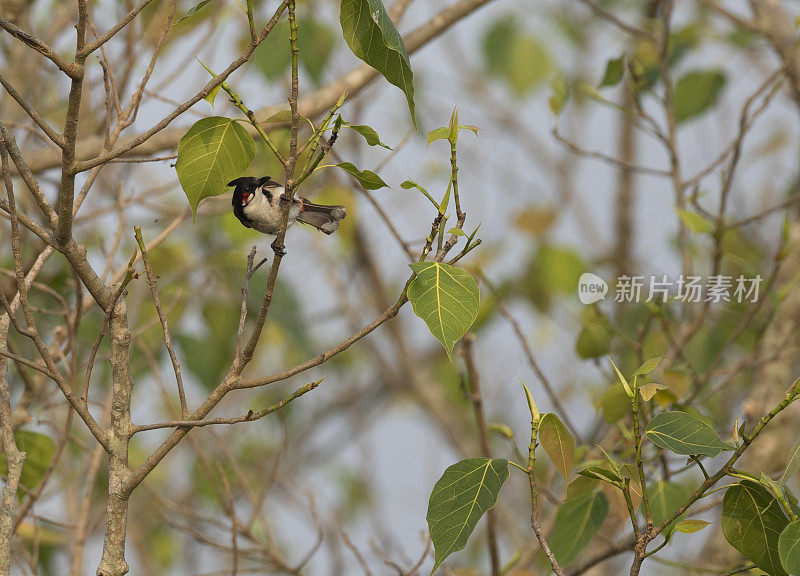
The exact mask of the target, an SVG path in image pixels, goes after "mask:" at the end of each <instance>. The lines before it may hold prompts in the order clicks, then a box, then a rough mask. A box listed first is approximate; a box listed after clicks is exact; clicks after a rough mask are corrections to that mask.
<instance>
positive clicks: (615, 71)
mask: <svg viewBox="0 0 800 576" xmlns="http://www.w3.org/2000/svg"><path fill="white" fill-rule="evenodd" d="M623 71H624V59H623V57H622V56H620V57H619V58H615V59H614V60H609V61H608V62H607V63H606V73H605V74H603V79H602V80H601V81H600V84H598V85H597V87H598V88H605V87H606V86H616V85H617V84H619V82H620V80H622V73H623Z"/></svg>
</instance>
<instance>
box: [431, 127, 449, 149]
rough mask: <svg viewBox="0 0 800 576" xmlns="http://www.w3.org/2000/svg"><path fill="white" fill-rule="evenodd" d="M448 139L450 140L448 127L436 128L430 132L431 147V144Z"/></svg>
mask: <svg viewBox="0 0 800 576" xmlns="http://www.w3.org/2000/svg"><path fill="white" fill-rule="evenodd" d="M448 138H450V128H448V127H447V126H442V127H441V128H435V129H433V130H431V131H430V132H428V146H430V145H431V142H436V141H437V140H447V139H448Z"/></svg>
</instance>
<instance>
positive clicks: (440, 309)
mask: <svg viewBox="0 0 800 576" xmlns="http://www.w3.org/2000/svg"><path fill="white" fill-rule="evenodd" d="M409 266H410V267H411V269H412V270H413V271H414V272H416V273H417V277H416V278H414V280H413V281H412V282H411V285H410V286H409V287H408V300H409V301H410V302H411V306H413V308H414V313H415V314H416V315H417V316H419V317H420V318H422V319H423V320H424V321H425V324H427V325H428V328H429V329H430V331H431V334H433V336H434V337H435V338H436V339H437V340H438V341H439V342H441V343H442V346H444V349H445V351H447V357H448V358H450V359H451V360H452V359H453V356H452V353H453V345H455V343H456V342H457V341H458V340H460V339H461V337H462V336H463V335H464V334H465V333H466V332H467V330H469V327H470V326H472V323H473V322H474V321H475V318H476V317H477V316H478V308H479V306H480V293H479V291H478V283H477V282H475V278H473V277H472V274H470V273H469V272H467V271H465V270H462V269H461V268H456V267H454V266H450V265H449V264H441V263H439V262H414V263H413V264H409Z"/></svg>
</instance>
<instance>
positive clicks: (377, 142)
mask: <svg viewBox="0 0 800 576" xmlns="http://www.w3.org/2000/svg"><path fill="white" fill-rule="evenodd" d="M347 127H348V128H350V129H351V130H355V131H356V132H358V133H359V134H361V136H363V137H364V140H366V141H367V144H368V145H369V146H381V147H383V148H386V149H387V150H391V149H392V148H391V147H390V146H387V145H386V144H384V143H383V142H381V137H380V136H378V133H377V132H375V130H374V129H373V128H372V127H371V126H366V125H362V124H354V125H351V124H347Z"/></svg>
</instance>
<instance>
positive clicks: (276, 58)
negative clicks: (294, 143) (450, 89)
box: [175, 0, 416, 215]
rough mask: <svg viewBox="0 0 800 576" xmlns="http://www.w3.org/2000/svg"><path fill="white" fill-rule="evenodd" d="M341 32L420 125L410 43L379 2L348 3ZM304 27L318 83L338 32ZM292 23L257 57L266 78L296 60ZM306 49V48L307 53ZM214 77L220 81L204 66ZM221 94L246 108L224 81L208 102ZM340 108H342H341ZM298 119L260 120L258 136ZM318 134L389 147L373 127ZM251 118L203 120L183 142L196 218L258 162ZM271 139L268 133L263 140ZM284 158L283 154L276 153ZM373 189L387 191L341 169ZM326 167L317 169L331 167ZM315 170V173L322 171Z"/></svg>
mask: <svg viewBox="0 0 800 576" xmlns="http://www.w3.org/2000/svg"><path fill="white" fill-rule="evenodd" d="M207 3H208V1H207V0H204V1H203V2H200V3H199V4H197V5H196V6H194V7H193V8H192V9H191V10H190V11H189V12H188V13H187V14H186V16H184V18H187V17H191V15H193V14H194V13H196V12H197V11H199V10H201V9H203V8H204V7H205V5H206V4H207ZM340 22H341V27H342V34H343V36H344V39H345V40H346V42H347V44H348V45H349V46H350V48H351V50H352V51H353V53H354V54H355V55H356V56H358V57H359V58H360V59H362V60H363V61H364V62H366V63H367V64H369V65H370V66H372V67H374V68H375V69H376V70H378V71H379V72H380V73H381V74H383V76H384V77H385V78H386V79H387V80H388V81H389V82H390V83H392V84H394V85H396V86H398V87H399V88H400V89H401V90H403V92H404V93H405V95H406V99H407V100H408V108H409V111H410V112H411V119H412V121H413V122H414V124H415V125H416V116H415V108H414V86H413V73H412V71H411V66H410V63H409V59H408V53H407V52H406V49H405V46H404V44H403V39H402V37H401V36H400V34H399V32H398V31H397V29H396V28H395V26H394V24H393V23H392V21H391V20H390V19H389V16H388V14H387V13H386V10H385V8H384V6H383V3H382V2H381V1H380V0H343V1H342V3H341V10H340ZM297 27H298V29H302V30H303V31H304V33H302V34H299V35H298V50H299V51H300V54H301V55H302V57H301V63H302V64H303V65H304V68H305V69H306V71H307V72H308V73H309V74H310V76H311V77H312V79H314V80H316V81H318V80H319V79H320V78H321V74H322V71H323V69H324V67H325V63H326V59H327V57H328V56H329V55H330V53H331V48H332V45H333V38H332V34H331V32H330V31H329V30H328V29H327V28H325V27H324V26H323V25H321V24H319V23H318V22H317V21H316V20H313V19H298V21H297ZM288 32H289V24H288V22H285V21H283V20H281V21H279V23H278V25H276V26H275V27H274V28H273V30H272V31H271V32H270V34H269V35H268V36H267V40H265V42H264V43H263V44H262V45H261V46H259V49H258V50H257V51H256V52H255V56H254V62H255V64H256V66H258V67H259V69H261V71H262V72H263V73H264V74H265V76H266V77H267V78H274V77H276V76H278V75H280V74H282V73H284V72H285V70H286V68H287V67H288V66H289V63H290V61H291V53H290V51H289V44H288V42H287V41H286V38H288V36H289V34H288ZM301 48H304V49H301ZM203 66H204V67H205V68H206V70H208V71H209V72H210V73H211V74H212V75H213V76H215V77H216V75H215V74H214V73H213V72H212V71H211V70H210V69H209V68H208V67H206V66H205V65H203ZM219 88H222V89H224V90H225V91H226V92H228V94H229V95H230V96H231V98H232V100H233V101H234V102H235V103H237V105H241V106H240V108H241V109H243V110H246V108H244V107H243V103H242V102H241V99H240V98H239V97H238V95H237V94H236V93H235V92H234V91H233V89H232V88H231V87H230V86H229V85H228V84H227V83H225V82H222V83H221V84H220V86H218V87H217V89H215V90H214V91H213V92H212V93H211V94H210V95H209V98H208V101H209V102H210V103H211V104H212V106H213V104H214V98H215V97H216V94H217V92H218V91H219ZM341 102H342V101H340V103H339V104H338V105H337V108H338V107H339V106H341ZM290 120H291V116H290V115H288V114H287V113H285V112H284V113H279V114H278V115H275V116H273V117H271V118H269V119H266V120H264V121H262V122H257V121H255V120H254V119H253V118H249V121H250V122H251V123H253V125H254V128H255V129H256V130H259V129H260V125H261V124H270V123H279V122H280V123H283V122H287V121H290ZM304 120H306V121H307V122H308V123H309V124H311V127H312V130H313V132H314V134H313V135H312V137H311V139H312V140H313V139H317V142H318V139H319V137H320V136H321V135H322V134H323V133H324V132H325V131H326V130H328V129H334V130H338V128H339V127H341V126H347V127H349V128H351V129H352V130H353V131H355V132H356V133H358V134H360V135H361V136H363V137H364V139H365V140H366V142H367V144H369V145H370V146H383V147H386V148H388V146H386V145H385V144H384V143H383V142H381V141H380V138H379V137H378V135H377V133H376V132H375V130H373V129H372V128H370V127H369V126H349V125H348V124H347V123H346V122H344V121H342V120H341V119H338V120H337V122H336V123H334V124H333V125H330V124H323V125H321V126H319V127H315V126H314V125H313V123H311V121H310V120H307V119H304ZM240 122H244V120H240V119H232V118H227V117H221V116H213V117H209V118H203V119H202V120H199V121H198V122H196V123H195V124H194V125H193V126H192V127H191V128H190V129H189V130H188V132H187V133H186V134H185V135H184V136H183V138H181V141H180V143H179V145H178V159H177V162H176V164H175V169H176V171H177V175H178V179H179V181H180V183H181V186H182V188H183V190H184V192H185V193H186V197H187V199H188V201H189V205H190V206H191V208H192V212H193V214H195V215H196V213H197V206H198V204H199V203H200V202H201V201H202V200H203V199H205V198H208V197H210V196H218V195H220V194H224V193H225V192H226V191H227V190H228V189H227V186H226V184H227V182H229V181H231V180H233V179H234V178H236V177H238V176H240V175H241V174H242V173H243V172H244V171H245V170H247V168H248V167H249V166H250V164H251V163H252V162H253V159H254V158H255V156H256V147H255V143H254V142H253V138H252V137H251V136H250V134H249V132H248V131H247V130H246V129H245V128H244V127H243V126H242V125H241V124H240ZM262 135H264V134H262ZM273 151H274V152H276V153H277V149H273ZM337 166H338V167H340V168H342V169H343V170H345V171H346V172H348V173H349V174H351V175H352V176H353V177H355V178H356V179H357V180H358V182H359V183H360V184H361V185H362V186H364V187H365V188H367V189H369V190H375V189H378V188H382V187H385V186H387V184H386V183H385V182H384V181H383V180H382V179H381V178H380V177H379V176H378V175H377V174H375V173H374V172H371V171H369V170H359V169H358V168H356V167H355V166H354V165H353V164H351V163H349V162H341V163H339V164H337ZM324 167H325V166H321V167H318V168H324ZM318 168H316V169H318Z"/></svg>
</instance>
